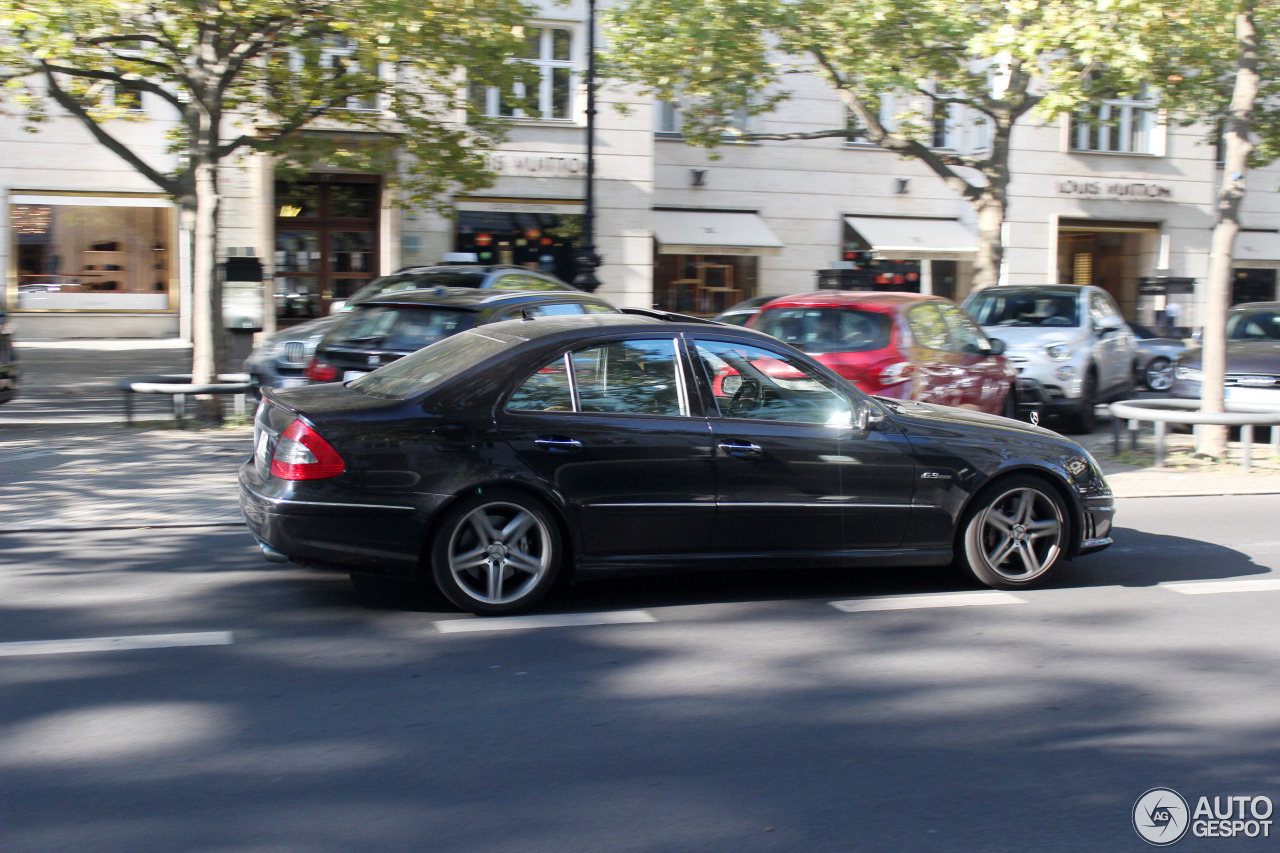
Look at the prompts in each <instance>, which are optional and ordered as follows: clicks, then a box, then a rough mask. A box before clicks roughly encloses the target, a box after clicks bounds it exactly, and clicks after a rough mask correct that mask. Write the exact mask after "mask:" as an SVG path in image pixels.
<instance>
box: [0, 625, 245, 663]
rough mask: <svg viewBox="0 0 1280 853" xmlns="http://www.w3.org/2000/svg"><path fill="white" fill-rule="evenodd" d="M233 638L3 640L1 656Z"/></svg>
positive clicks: (213, 634) (221, 642) (215, 634)
mask: <svg viewBox="0 0 1280 853" xmlns="http://www.w3.org/2000/svg"><path fill="white" fill-rule="evenodd" d="M233 642H234V640H233V638H232V635H231V632H230V631H205V632H202V633H198V634H141V635H139V636H136V637H86V638H84V639H79V640H31V641H26V642H17V643H0V657H16V656H18V655H68V654H78V653H80V652H123V651H131V650H134V649H172V648H179V647H183V646H229V645H231V644H232V643H233Z"/></svg>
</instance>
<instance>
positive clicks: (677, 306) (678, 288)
mask: <svg viewBox="0 0 1280 853" xmlns="http://www.w3.org/2000/svg"><path fill="white" fill-rule="evenodd" d="M758 264H759V262H758V260H757V258H755V257H754V256H751V255H665V254H659V255H658V256H657V264H656V268H655V271H654V284H653V297H654V305H655V306H656V307H658V308H659V309H661V310H663V311H675V312H677V313H680V314H693V315H696V316H705V317H711V316H715V315H716V314H719V313H721V312H722V311H725V310H727V309H728V308H730V307H731V306H733V305H735V304H736V303H738V302H741V301H742V300H744V299H749V298H751V297H752V296H755V295H756V274H757V268H758Z"/></svg>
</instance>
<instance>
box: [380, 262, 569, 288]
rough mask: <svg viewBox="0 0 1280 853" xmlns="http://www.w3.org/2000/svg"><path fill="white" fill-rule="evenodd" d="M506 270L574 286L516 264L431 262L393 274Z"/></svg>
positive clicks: (471, 273)
mask: <svg viewBox="0 0 1280 853" xmlns="http://www.w3.org/2000/svg"><path fill="white" fill-rule="evenodd" d="M504 272H519V273H525V274H527V275H529V276H531V277H533V278H540V279H544V280H546V281H552V282H558V283H559V284H563V285H565V286H566V287H570V288H572V287H573V285H571V284H568V283H567V282H564V281H561V280H560V279H558V278H556V277H555V276H554V275H552V274H551V273H546V272H542V271H541V270H531V269H529V268H528V267H519V266H516V265H514V264H431V265H422V266H408V267H401V268H400V269H398V270H396V271H395V272H393V273H392V275H431V274H433V273H447V274H449V275H469V276H476V277H481V278H487V277H489V276H496V275H497V274H499V273H504ZM574 289H576V288H574Z"/></svg>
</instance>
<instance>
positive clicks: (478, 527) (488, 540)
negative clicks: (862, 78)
mask: <svg viewBox="0 0 1280 853" xmlns="http://www.w3.org/2000/svg"><path fill="white" fill-rule="evenodd" d="M562 562H563V553H562V545H561V537H560V530H559V528H558V527H557V525H556V523H555V519H554V518H553V517H552V515H551V511H550V510H549V509H548V508H547V507H546V505H545V504H543V503H542V502H541V501H539V500H538V499H536V498H534V497H532V496H529V495H525V494H522V493H520V492H516V491H507V490H485V491H483V492H482V493H480V494H476V495H473V496H471V497H469V498H465V499H463V500H462V501H460V502H459V503H457V504H456V505H454V507H453V508H451V509H450V510H449V511H448V512H446V514H445V516H444V518H443V519H442V520H441V523H440V527H439V529H438V531H437V533H436V535H435V539H434V540H433V542H432V547H431V569H432V574H433V576H434V577H435V581H436V585H437V586H438V587H439V588H440V591H441V592H442V593H444V595H445V597H447V598H448V599H449V600H450V601H452V602H453V603H454V604H456V605H457V606H458V607H461V608H462V609H463V610H469V611H471V612H472V613H478V614H482V615H497V614H502V613H515V612H517V611H520V610H524V609H527V608H529V607H532V606H533V605H534V604H535V603H536V602H537V601H538V600H539V599H541V598H542V597H543V596H544V595H546V593H547V590H549V589H550V588H551V585H552V584H553V583H555V579H556V575H557V573H558V572H559V570H560V564H561V563H562Z"/></svg>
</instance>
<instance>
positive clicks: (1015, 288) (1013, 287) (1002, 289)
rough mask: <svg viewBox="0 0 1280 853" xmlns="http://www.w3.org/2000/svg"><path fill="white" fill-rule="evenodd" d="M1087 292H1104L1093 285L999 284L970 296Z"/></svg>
mask: <svg viewBox="0 0 1280 853" xmlns="http://www.w3.org/2000/svg"><path fill="white" fill-rule="evenodd" d="M1085 290H1102V288H1100V287H1095V286H1094V285H1092V284H997V285H995V286H993V287H984V288H982V289H981V290H975V291H974V292H973V293H972V294H970V295H971V296H980V295H982V294H984V293H1015V294H1020V293H1044V292H1046V291H1055V292H1057V293H1070V292H1071V291H1076V292H1077V293H1078V292H1081V291H1085ZM1104 292H1105V291H1104Z"/></svg>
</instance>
